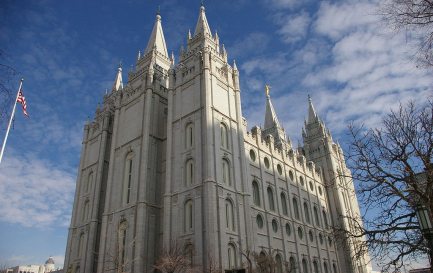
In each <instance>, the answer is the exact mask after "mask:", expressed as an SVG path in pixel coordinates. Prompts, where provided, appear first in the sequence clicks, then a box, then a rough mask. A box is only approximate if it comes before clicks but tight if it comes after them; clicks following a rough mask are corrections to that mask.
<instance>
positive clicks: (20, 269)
mask: <svg viewBox="0 0 433 273" xmlns="http://www.w3.org/2000/svg"><path fill="white" fill-rule="evenodd" d="M54 270H55V263H54V259H53V257H49V258H48V260H47V261H46V262H45V264H44V265H19V266H15V267H12V268H9V269H8V270H7V272H8V273H9V272H10V273H48V272H52V271H54Z"/></svg>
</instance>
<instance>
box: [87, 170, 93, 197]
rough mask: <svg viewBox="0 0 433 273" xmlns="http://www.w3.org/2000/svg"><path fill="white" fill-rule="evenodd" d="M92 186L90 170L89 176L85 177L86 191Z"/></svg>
mask: <svg viewBox="0 0 433 273" xmlns="http://www.w3.org/2000/svg"><path fill="white" fill-rule="evenodd" d="M92 187H93V172H92V171H91V172H90V173H89V176H88V177H87V183H86V192H89V191H90V190H91V189H92Z"/></svg>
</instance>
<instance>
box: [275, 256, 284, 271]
mask: <svg viewBox="0 0 433 273" xmlns="http://www.w3.org/2000/svg"><path fill="white" fill-rule="evenodd" d="M275 263H276V266H277V268H276V269H277V270H276V273H283V259H281V255H280V254H277V256H275Z"/></svg>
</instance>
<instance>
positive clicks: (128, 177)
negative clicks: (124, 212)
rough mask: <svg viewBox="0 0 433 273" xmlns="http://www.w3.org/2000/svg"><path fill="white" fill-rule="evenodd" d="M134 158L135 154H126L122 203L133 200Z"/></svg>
mask: <svg viewBox="0 0 433 273" xmlns="http://www.w3.org/2000/svg"><path fill="white" fill-rule="evenodd" d="M133 158H134V154H133V153H129V154H128V155H127V156H126V161H125V168H124V170H125V174H124V178H123V191H122V192H123V194H122V203H123V204H124V205H126V204H129V202H130V201H131V187H132V167H133V164H132V163H133Z"/></svg>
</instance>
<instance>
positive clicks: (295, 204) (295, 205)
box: [292, 197, 300, 220]
mask: <svg viewBox="0 0 433 273" xmlns="http://www.w3.org/2000/svg"><path fill="white" fill-rule="evenodd" d="M292 203H293V212H294V213H295V218H296V219H298V220H299V218H300V215H299V206H298V200H297V199H296V197H293V199H292Z"/></svg>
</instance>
